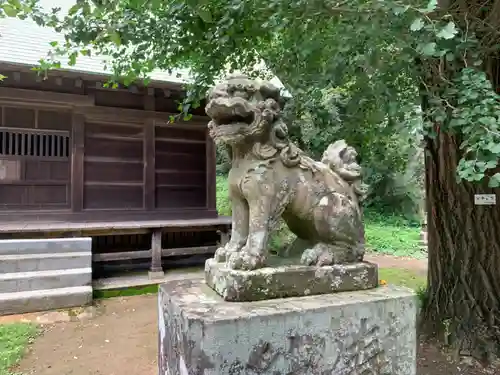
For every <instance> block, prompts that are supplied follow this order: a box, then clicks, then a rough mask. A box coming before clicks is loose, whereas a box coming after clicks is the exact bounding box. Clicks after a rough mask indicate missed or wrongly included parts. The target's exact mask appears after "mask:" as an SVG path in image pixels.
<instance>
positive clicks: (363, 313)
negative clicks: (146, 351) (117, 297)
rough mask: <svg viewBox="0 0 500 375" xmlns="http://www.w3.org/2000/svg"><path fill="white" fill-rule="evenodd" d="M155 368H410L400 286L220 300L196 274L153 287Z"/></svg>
mask: <svg viewBox="0 0 500 375" xmlns="http://www.w3.org/2000/svg"><path fill="white" fill-rule="evenodd" d="M158 301H159V306H158V307H159V345H160V350H159V374H161V375H216V374H217V375H257V374H261V375H262V374H264V375H288V374H295V375H351V374H367V375H415V374H416V298H415V296H414V293H413V292H411V291H410V290H408V289H406V288H400V287H380V288H375V289H370V290H365V291H356V292H343V293H334V294H324V295H316V296H306V297H292V298H286V299H273V300H264V301H256V302H242V303H236V302H226V301H224V300H223V299H222V298H221V297H220V296H219V295H218V294H217V293H215V292H214V291H213V290H211V289H210V288H209V287H208V286H207V285H206V284H205V283H204V281H202V280H183V281H171V282H168V283H166V284H163V285H161V287H160V291H159V300H158Z"/></svg>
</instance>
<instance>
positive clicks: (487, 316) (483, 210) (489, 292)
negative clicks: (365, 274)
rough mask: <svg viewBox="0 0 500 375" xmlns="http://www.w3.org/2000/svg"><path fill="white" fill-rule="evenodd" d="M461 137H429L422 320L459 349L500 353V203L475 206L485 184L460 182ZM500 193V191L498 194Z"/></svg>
mask: <svg viewBox="0 0 500 375" xmlns="http://www.w3.org/2000/svg"><path fill="white" fill-rule="evenodd" d="M459 144H460V140H459V139H457V138H456V137H454V136H452V135H450V134H447V133H444V132H442V131H440V129H439V128H438V129H437V136H436V137H435V138H434V139H430V138H428V139H427V140H426V158H425V159H426V160H425V163H426V196H427V215H428V218H427V222H428V245H429V247H428V249H429V271H428V289H427V292H428V294H427V296H426V298H425V301H424V306H423V323H424V325H425V328H427V329H429V328H430V329H432V330H433V331H432V332H433V333H435V334H438V335H439V336H438V337H441V338H442V339H443V340H444V342H445V343H448V344H451V346H452V347H453V348H454V349H456V352H455V353H456V354H457V355H466V356H467V355H469V356H473V357H474V358H476V359H478V360H480V361H481V362H482V363H486V362H490V361H492V360H493V359H494V356H499V355H500V310H499V304H500V207H499V206H475V205H474V194H478V193H486V194H491V193H494V191H493V189H489V188H487V187H486V185H484V184H483V185H481V184H471V183H468V182H465V181H463V182H457V177H456V166H457V164H458V161H459V159H460V152H459V148H458V146H459ZM497 197H498V194H497Z"/></svg>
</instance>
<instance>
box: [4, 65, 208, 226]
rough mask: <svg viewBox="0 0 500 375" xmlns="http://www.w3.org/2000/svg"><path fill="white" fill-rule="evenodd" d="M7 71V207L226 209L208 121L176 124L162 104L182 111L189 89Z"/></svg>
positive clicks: (83, 212)
mask: <svg viewBox="0 0 500 375" xmlns="http://www.w3.org/2000/svg"><path fill="white" fill-rule="evenodd" d="M2 74H4V75H7V77H8V79H7V80H6V81H4V82H3V83H2V84H0V113H1V123H0V215H2V213H4V214H6V213H9V212H12V211H14V212H33V211H44V212H50V211H54V212H55V211H58V212H60V211H65V212H67V213H71V214H78V215H79V217H82V216H85V217H89V218H91V217H92V215H97V214H98V213H104V214H109V215H110V217H111V216H113V215H115V216H116V215H120V212H125V211H126V212H127V213H128V214H130V213H131V212H132V213H133V212H136V213H137V214H138V215H139V214H143V216H144V214H147V213H151V212H157V213H169V212H171V213H172V214H175V215H177V216H179V215H180V216H182V215H181V213H182V212H187V211H191V212H193V211H199V212H204V213H205V214H207V215H216V211H215V151H214V147H213V144H212V141H211V139H210V138H209V137H208V132H207V127H206V122H207V121H208V119H207V118H206V117H204V116H203V117H202V116H194V118H193V120H192V121H189V122H182V123H173V124H172V123H170V116H171V113H170V112H160V111H158V110H156V111H155V109H157V108H159V109H161V110H172V108H174V107H175V105H176V104H175V102H174V101H173V99H172V96H173V97H176V95H177V97H178V95H179V94H168V92H167V93H166V91H165V90H164V89H162V90H159V89H155V88H149V89H142V90H139V91H138V90H137V89H136V90H133V91H130V90H126V89H121V90H106V89H103V88H102V85H101V84H100V83H99V82H89V81H86V80H82V79H79V78H72V79H69V78H68V77H64V79H62V78H60V77H52V78H50V79H48V80H47V81H48V82H44V81H40V80H39V79H38V78H37V77H36V76H34V75H33V73H26V72H22V73H19V72H11V74H10V75H9V73H8V72H4V71H2ZM2 86H3V87H2ZM20 87H21V88H22V89H20ZM100 216H102V215H100Z"/></svg>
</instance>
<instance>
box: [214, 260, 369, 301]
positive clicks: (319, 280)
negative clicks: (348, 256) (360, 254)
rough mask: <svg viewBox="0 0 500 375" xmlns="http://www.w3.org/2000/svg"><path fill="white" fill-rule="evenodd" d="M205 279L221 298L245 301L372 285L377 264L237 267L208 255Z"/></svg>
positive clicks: (322, 292) (340, 290) (350, 289)
mask: <svg viewBox="0 0 500 375" xmlns="http://www.w3.org/2000/svg"><path fill="white" fill-rule="evenodd" d="M205 281H206V283H207V285H208V286H210V287H211V288H212V289H213V290H215V291H216V292H217V293H218V294H219V295H220V296H222V298H223V299H224V300H225V301H232V302H249V301H260V300H266V299H273V298H286V297H301V296H307V295H316V294H327V293H337V292H348V291H355V290H365V289H372V288H376V287H377V286H378V267H377V265H376V264H373V263H368V262H361V263H352V264H336V265H333V266H323V267H316V266H313V267H308V266H297V265H285V266H281V267H266V268H260V269H257V270H255V271H240V270H231V269H229V268H226V266H225V264H224V263H217V262H216V261H215V260H214V259H208V260H207V261H206V263H205Z"/></svg>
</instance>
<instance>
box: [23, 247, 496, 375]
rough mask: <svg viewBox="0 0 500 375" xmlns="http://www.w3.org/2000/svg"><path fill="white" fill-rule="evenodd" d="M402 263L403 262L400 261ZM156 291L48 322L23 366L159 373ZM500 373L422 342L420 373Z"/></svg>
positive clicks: (41, 371) (66, 372)
mask: <svg viewBox="0 0 500 375" xmlns="http://www.w3.org/2000/svg"><path fill="white" fill-rule="evenodd" d="M371 260H375V261H376V262H377V263H379V264H380V265H381V266H382V267H386V266H398V267H399V268H409V269H414V270H417V271H418V272H423V273H424V272H425V268H426V262H425V261H420V260H415V259H400V260H399V262H398V260H397V258H394V257H386V256H384V257H375V258H373V257H372V259H371ZM396 263H397V264H396ZM156 309H157V303H156V296H151V295H149V296H135V297H126V298H113V299H108V300H104V301H102V302H101V303H99V305H98V307H97V308H96V309H95V316H93V317H91V318H90V317H89V318H85V319H82V320H77V321H65V322H60V323H56V324H47V325H45V326H44V332H43V334H42V336H41V337H39V338H38V339H37V340H36V341H35V343H34V344H33V346H32V347H31V348H30V351H29V353H28V354H27V355H26V356H25V358H24V360H23V361H22V362H21V364H20V366H19V368H18V369H16V370H18V371H20V372H21V373H22V374H25V375H30V374H37V375H139V374H140V375H157V374H158V369H157V358H156V357H157V345H158V342H157V311H156ZM495 373H496V374H500V370H496V371H494V370H493V371H486V370H480V369H477V368H472V367H471V366H468V365H466V364H458V363H452V362H449V361H448V360H447V358H446V357H445V356H444V355H443V354H441V352H440V351H439V350H438V349H437V348H436V347H435V346H434V345H432V344H430V343H424V342H421V343H420V344H419V347H418V371H417V374H418V375H485V374H495Z"/></svg>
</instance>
